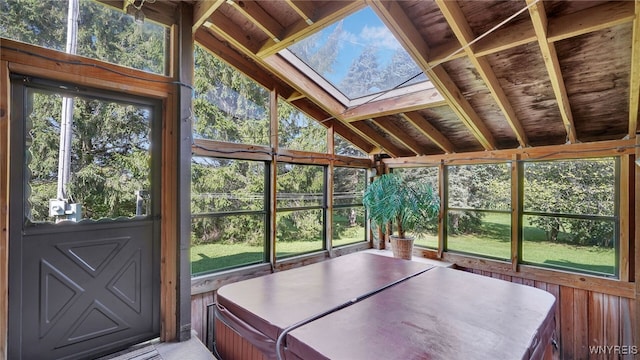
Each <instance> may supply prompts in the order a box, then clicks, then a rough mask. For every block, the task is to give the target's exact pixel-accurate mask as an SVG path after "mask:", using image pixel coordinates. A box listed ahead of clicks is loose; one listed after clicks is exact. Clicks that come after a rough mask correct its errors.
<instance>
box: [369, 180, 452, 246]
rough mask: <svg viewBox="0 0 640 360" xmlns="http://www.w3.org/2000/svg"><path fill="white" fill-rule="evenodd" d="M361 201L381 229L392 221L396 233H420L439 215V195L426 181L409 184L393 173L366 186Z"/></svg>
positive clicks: (404, 235) (402, 235) (384, 228)
mask: <svg viewBox="0 0 640 360" xmlns="http://www.w3.org/2000/svg"><path fill="white" fill-rule="evenodd" d="M362 203H363V204H364V206H365V207H366V209H367V212H368V214H369V219H371V221H372V222H374V223H375V224H376V225H377V226H378V227H380V228H381V229H382V231H384V232H386V231H387V228H388V226H389V225H392V226H393V225H395V229H396V231H397V234H398V237H400V238H406V233H407V232H410V233H412V234H420V233H422V232H424V231H425V230H426V229H427V227H428V222H429V220H432V219H433V218H434V217H436V216H438V212H439V210H440V198H439V197H438V195H437V194H436V193H434V191H433V188H431V186H430V185H429V184H426V183H414V184H409V183H407V182H405V181H404V179H403V178H402V177H401V176H399V175H396V174H393V173H390V174H383V175H382V176H380V177H378V178H376V179H375V180H374V181H373V182H372V183H371V184H370V185H369V186H368V187H367V188H366V190H365V192H364V196H363V199H362Z"/></svg>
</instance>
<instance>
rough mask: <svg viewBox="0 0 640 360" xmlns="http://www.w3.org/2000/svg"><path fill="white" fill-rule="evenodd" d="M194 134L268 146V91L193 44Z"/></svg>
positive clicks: (219, 139)
mask: <svg viewBox="0 0 640 360" xmlns="http://www.w3.org/2000/svg"><path fill="white" fill-rule="evenodd" d="M194 56H195V70H194V71H195V73H194V86H195V97H194V99H193V111H194V115H195V120H194V122H193V137H194V138H196V139H198V138H200V139H210V140H218V141H226V142H233V143H242V144H253V145H269V92H268V91H267V90H266V89H264V88H263V87H261V86H260V85H258V84H257V83H255V82H254V81H253V80H251V79H249V78H248V77H246V76H245V75H243V74H242V73H241V72H239V71H238V70H236V69H234V68H233V67H231V66H229V65H227V64H226V63H225V62H223V61H222V60H220V59H218V58H216V57H215V56H213V55H211V54H210V53H208V52H207V51H206V50H204V49H203V48H202V47H200V46H196V47H195V55H194Z"/></svg>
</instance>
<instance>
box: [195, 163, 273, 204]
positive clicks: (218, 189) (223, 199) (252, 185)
mask: <svg viewBox="0 0 640 360" xmlns="http://www.w3.org/2000/svg"><path fill="white" fill-rule="evenodd" d="M265 169H266V165H265V163H264V162H259V161H247V160H229V159H218V158H206V157H193V158H192V159H191V213H193V214H200V213H216V212H225V211H237V210H251V211H264V210H265V171H266V170H265Z"/></svg>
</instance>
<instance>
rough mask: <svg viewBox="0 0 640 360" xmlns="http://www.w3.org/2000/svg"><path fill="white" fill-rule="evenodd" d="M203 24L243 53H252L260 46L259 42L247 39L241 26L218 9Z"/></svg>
mask: <svg viewBox="0 0 640 360" xmlns="http://www.w3.org/2000/svg"><path fill="white" fill-rule="evenodd" d="M203 26H204V27H205V28H207V29H209V30H211V31H213V32H214V33H216V34H218V35H219V36H220V37H222V38H223V39H224V40H225V41H228V42H229V43H230V44H232V45H233V46H234V47H235V48H237V49H239V50H241V51H242V52H243V53H245V54H251V55H253V54H254V53H255V51H257V49H258V47H259V46H260V45H259V44H256V43H255V42H251V41H250V40H249V39H247V37H246V36H244V31H243V30H242V28H240V27H239V26H238V25H236V24H235V23H233V22H232V21H231V20H229V18H228V17H226V16H224V15H223V14H221V13H220V12H218V11H216V12H214V13H213V14H212V15H211V16H210V17H209V20H207V21H205V23H204V25H203ZM252 57H253V58H254V59H255V60H258V59H257V58H256V57H255V56H252Z"/></svg>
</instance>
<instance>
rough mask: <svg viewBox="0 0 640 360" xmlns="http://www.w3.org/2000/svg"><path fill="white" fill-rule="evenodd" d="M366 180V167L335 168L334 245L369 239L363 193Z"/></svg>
mask: <svg viewBox="0 0 640 360" xmlns="http://www.w3.org/2000/svg"><path fill="white" fill-rule="evenodd" d="M366 181H367V171H366V170H365V169H357V168H347V167H336V168H334V171H333V236H332V245H333V247H338V246H342V245H347V244H353V243H357V242H362V241H366V240H367V237H366V226H365V214H364V207H363V205H362V194H363V192H364V188H365V186H366Z"/></svg>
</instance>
